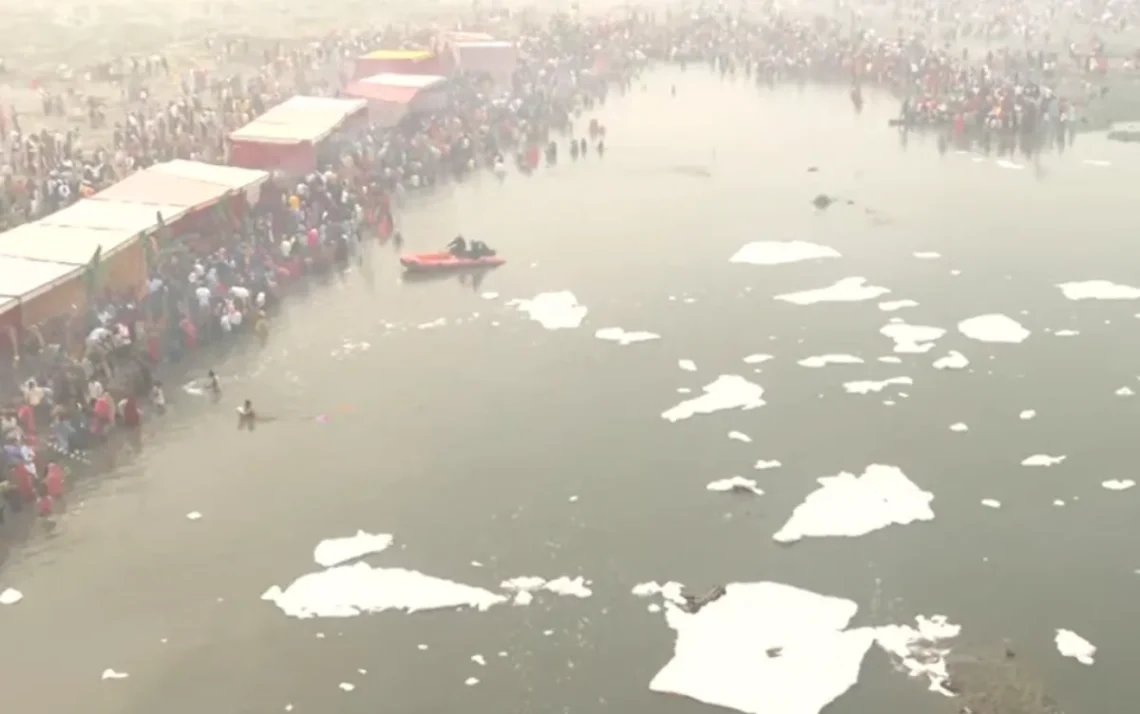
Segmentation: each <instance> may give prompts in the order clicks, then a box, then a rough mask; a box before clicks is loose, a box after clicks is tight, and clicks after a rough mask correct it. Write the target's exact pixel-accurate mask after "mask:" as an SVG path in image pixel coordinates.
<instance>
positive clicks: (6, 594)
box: [0, 588, 24, 605]
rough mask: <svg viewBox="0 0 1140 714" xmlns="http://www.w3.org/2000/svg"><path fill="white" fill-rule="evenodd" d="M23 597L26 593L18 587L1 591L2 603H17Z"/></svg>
mask: <svg viewBox="0 0 1140 714" xmlns="http://www.w3.org/2000/svg"><path fill="white" fill-rule="evenodd" d="M23 599H24V593H22V592H20V591H19V590H17V589H16V588H4V590H3V592H0V605H15V604H16V603H18V602H20V601H21V600H23Z"/></svg>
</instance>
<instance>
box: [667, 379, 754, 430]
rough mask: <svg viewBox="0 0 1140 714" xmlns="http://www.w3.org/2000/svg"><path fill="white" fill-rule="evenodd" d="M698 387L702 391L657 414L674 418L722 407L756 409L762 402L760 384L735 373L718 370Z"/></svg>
mask: <svg viewBox="0 0 1140 714" xmlns="http://www.w3.org/2000/svg"><path fill="white" fill-rule="evenodd" d="M702 389H703V391H704V394H702V395H700V396H699V397H693V398H692V399H686V400H685V401H683V402H681V403H680V404H678V405H676V406H674V407H672V408H670V409H666V410H665V411H664V412H662V413H661V418H662V419H664V420H665V421H670V422H677V421H681V420H682V419H688V418H690V417H692V416H695V415H697V414H712V413H713V412H719V411H723V410H726V409H743V410H748V409H756V408H758V407H762V406H764V404H765V402H764V388H763V387H761V386H760V385H759V384H753V383H752V382H749V381H748V380H747V379H745V378H744V377H741V376H739V375H735V374H722V375H721V376H719V377H717V378H716V380H715V381H713V382H711V383H709V384H706V385H705V386H704V387H703V388H702Z"/></svg>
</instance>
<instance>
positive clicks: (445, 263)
mask: <svg viewBox="0 0 1140 714" xmlns="http://www.w3.org/2000/svg"><path fill="white" fill-rule="evenodd" d="M505 262H507V261H505V260H503V259H502V258H500V257H499V256H497V255H484V256H482V257H480V258H459V257H456V256H454V255H452V254H451V253H448V252H447V251H441V252H439V253H411V254H408V255H401V256H400V264H401V265H403V266H404V269H405V270H407V271H408V272H410V273H431V272H442V271H447V270H464V269H467V270H470V269H472V268H494V267H495V266H497V265H502V264H503V263H505Z"/></svg>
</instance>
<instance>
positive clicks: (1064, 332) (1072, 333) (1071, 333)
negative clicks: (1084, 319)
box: [1053, 330, 1081, 337]
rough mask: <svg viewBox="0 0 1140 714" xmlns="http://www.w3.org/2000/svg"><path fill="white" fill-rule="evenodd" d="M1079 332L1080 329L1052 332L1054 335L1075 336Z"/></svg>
mask: <svg viewBox="0 0 1140 714" xmlns="http://www.w3.org/2000/svg"><path fill="white" fill-rule="evenodd" d="M1079 334H1081V331H1080V330H1057V331H1056V332H1054V333H1053V336H1054V337H1076V336H1077V335H1079Z"/></svg>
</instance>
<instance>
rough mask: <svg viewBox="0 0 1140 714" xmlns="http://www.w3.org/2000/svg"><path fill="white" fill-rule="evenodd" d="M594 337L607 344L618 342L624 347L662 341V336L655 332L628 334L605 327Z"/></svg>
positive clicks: (614, 328) (621, 330) (617, 328)
mask: <svg viewBox="0 0 1140 714" xmlns="http://www.w3.org/2000/svg"><path fill="white" fill-rule="evenodd" d="M594 337H596V338H598V339H599V340H604V341H606V342H616V343H618V344H619V345H621V346H622V347H625V346H627V345H633V344H636V343H638V342H649V341H651V340H659V339H661V335H658V334H657V333H655V332H644V331H634V332H627V331H626V330H623V329H622V328H620V327H603V328H602V329H600V330H598V331H597V332H595V333H594Z"/></svg>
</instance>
